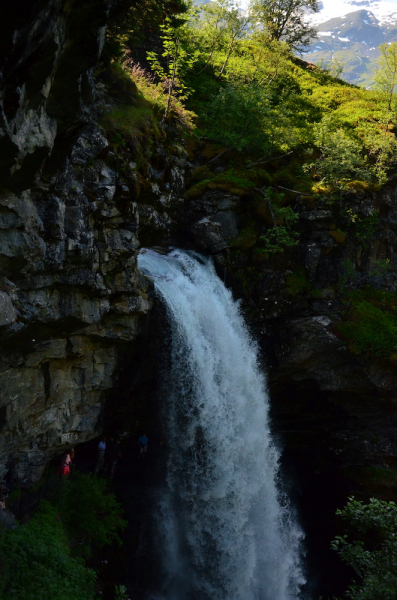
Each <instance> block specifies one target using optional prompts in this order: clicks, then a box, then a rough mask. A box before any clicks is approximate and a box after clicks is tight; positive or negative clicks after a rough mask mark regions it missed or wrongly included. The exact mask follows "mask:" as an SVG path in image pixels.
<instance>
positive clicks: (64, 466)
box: [58, 451, 72, 477]
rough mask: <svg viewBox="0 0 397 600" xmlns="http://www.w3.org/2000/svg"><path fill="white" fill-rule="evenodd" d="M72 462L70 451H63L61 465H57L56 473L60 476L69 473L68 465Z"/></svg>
mask: <svg viewBox="0 0 397 600" xmlns="http://www.w3.org/2000/svg"><path fill="white" fill-rule="evenodd" d="M71 464H72V457H71V452H70V451H69V452H65V454H64V455H63V456H62V459H61V466H60V467H59V470H58V473H59V474H60V475H61V477H64V476H65V475H70V467H71Z"/></svg>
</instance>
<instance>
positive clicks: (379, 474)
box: [347, 467, 397, 487]
mask: <svg viewBox="0 0 397 600" xmlns="http://www.w3.org/2000/svg"><path fill="white" fill-rule="evenodd" d="M347 474H348V476H349V477H351V478H352V479H354V480H355V481H357V482H359V483H361V484H364V485H366V486H368V485H369V486H371V485H381V486H385V487H395V486H396V485H397V471H395V470H394V469H385V468H382V467H361V468H358V469H354V470H352V471H350V470H349V471H348V473H347Z"/></svg>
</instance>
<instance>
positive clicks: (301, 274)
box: [285, 269, 312, 296]
mask: <svg viewBox="0 0 397 600" xmlns="http://www.w3.org/2000/svg"><path fill="white" fill-rule="evenodd" d="M285 282H286V284H287V292H288V294H289V295H290V296H297V295H298V294H300V293H301V292H307V291H309V290H310V289H311V287H312V285H311V283H310V281H309V280H308V278H307V276H306V271H305V269H299V270H298V271H295V273H288V275H287V276H286V277H285Z"/></svg>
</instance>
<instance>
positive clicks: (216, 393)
mask: <svg viewBox="0 0 397 600" xmlns="http://www.w3.org/2000/svg"><path fill="white" fill-rule="evenodd" d="M138 261H139V262H138V264H139V268H140V270H141V271H142V272H143V273H144V274H145V275H147V276H148V278H149V279H150V280H151V281H152V282H153V283H154V286H155V289H156V293H157V294H158V295H159V296H160V298H161V299H162V301H163V302H164V304H165V306H166V311H167V315H168V319H169V322H170V328H171V349H170V352H171V356H170V360H169V368H168V369H167V370H166V372H165V373H164V385H163V388H164V394H163V396H164V400H163V407H162V415H161V417H162V419H163V421H164V428H165V435H166V438H167V445H168V448H169V453H168V459H167V463H168V464H167V475H166V484H165V489H164V490H162V493H161V494H160V497H161V500H160V501H159V502H158V507H157V513H158V514H157V515H156V520H157V530H158V536H159V539H158V547H160V548H161V555H162V569H163V581H164V584H163V589H162V590H161V595H162V597H163V598H165V599H166V600H294V599H296V598H298V597H300V596H299V591H300V588H301V586H302V585H303V584H304V578H303V576H302V571H301V560H300V558H301V557H300V547H301V541H302V537H303V536H302V532H301V531H300V529H299V527H298V526H297V524H296V523H295V522H294V519H293V518H292V516H291V512H290V510H289V508H288V503H287V501H286V499H285V498H284V499H282V495H281V493H280V489H279V485H278V472H277V466H278V452H277V450H276V448H275V446H274V445H273V443H272V439H271V434H270V431H269V423H268V395H267V391H266V382H265V377H264V375H263V373H262V372H261V370H260V368H259V365H258V358H257V350H256V346H255V344H254V343H253V341H252V340H251V339H250V336H249V333H248V331H247V329H246V327H245V324H244V320H243V317H242V315H241V313H240V310H239V305H238V303H236V302H235V301H234V300H233V298H232V295H231V293H230V291H229V290H227V289H226V288H225V286H224V285H223V283H222V282H221V280H220V279H219V278H218V277H217V275H216V272H215V269H214V267H213V264H212V261H211V259H209V258H203V257H201V256H199V255H197V254H193V253H187V252H184V251H180V250H173V251H171V252H170V253H169V254H166V255H163V254H158V253H157V252H155V251H153V250H143V251H142V252H141V253H140V255H139V258H138Z"/></svg>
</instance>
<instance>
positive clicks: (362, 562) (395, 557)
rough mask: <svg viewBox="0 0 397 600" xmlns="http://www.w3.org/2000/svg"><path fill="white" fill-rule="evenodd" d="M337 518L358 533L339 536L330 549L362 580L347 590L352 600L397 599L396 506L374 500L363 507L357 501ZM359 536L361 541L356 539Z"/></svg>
mask: <svg viewBox="0 0 397 600" xmlns="http://www.w3.org/2000/svg"><path fill="white" fill-rule="evenodd" d="M337 515H339V516H340V517H342V519H344V520H345V521H347V523H348V525H349V527H350V528H351V529H352V531H354V532H355V536H354V539H351V536H348V535H344V536H338V537H336V538H335V540H334V541H333V542H332V545H331V547H332V548H333V550H336V552H338V554H339V556H340V557H341V558H342V560H343V561H344V562H346V563H347V564H348V565H350V566H351V567H353V569H354V570H355V571H356V573H357V575H358V576H359V578H360V581H359V582H356V581H354V583H353V584H352V585H351V586H350V587H349V589H348V591H347V594H346V595H347V596H348V598H351V600H396V598H397V505H396V504H395V503H394V502H384V501H383V500H377V499H375V498H371V499H370V502H369V504H364V503H363V502H360V501H358V500H355V499H354V498H349V501H348V503H347V505H346V506H345V508H344V509H343V510H338V511H337ZM357 534H358V537H359V539H356V538H357Z"/></svg>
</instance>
